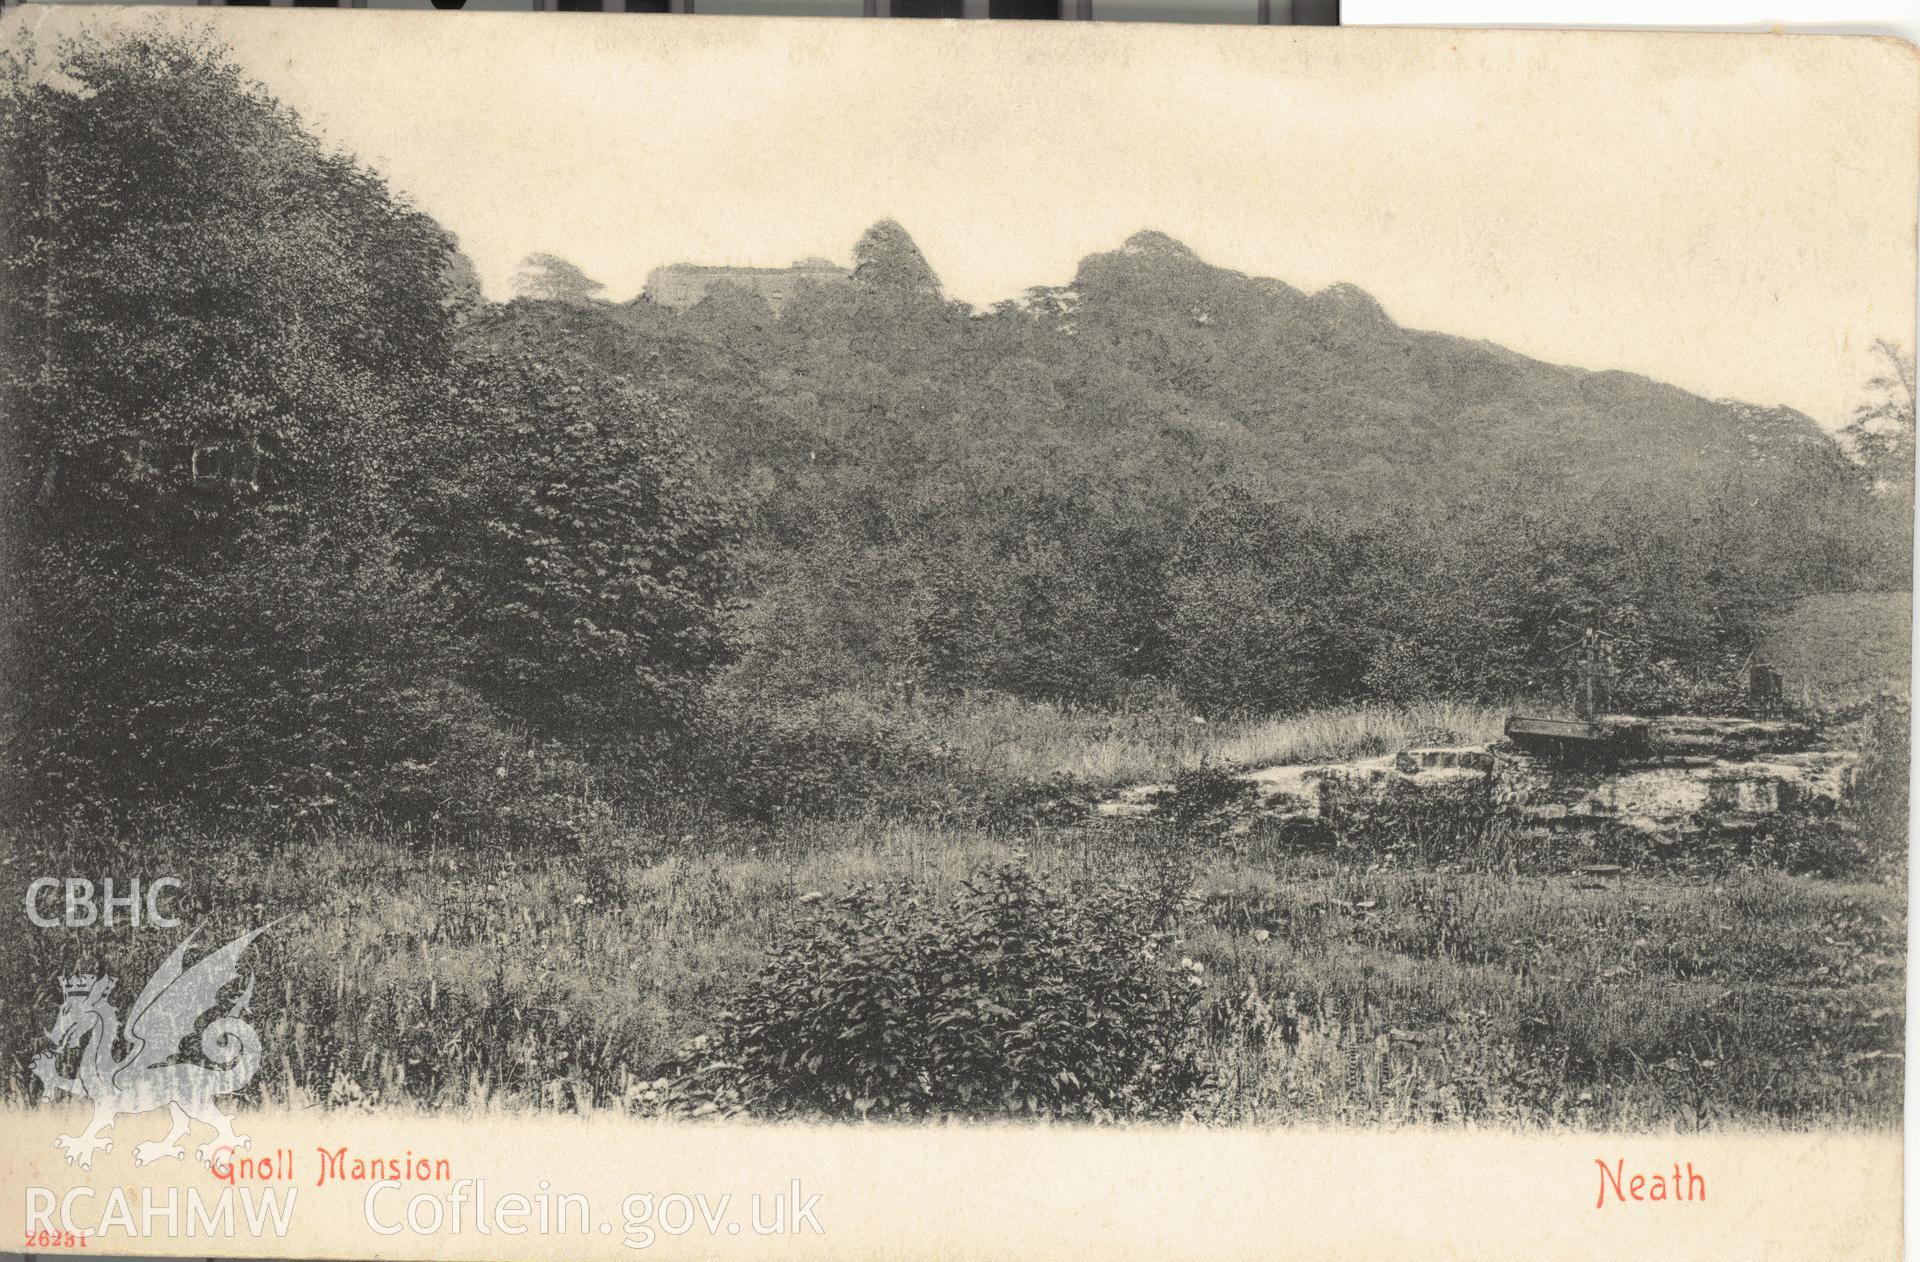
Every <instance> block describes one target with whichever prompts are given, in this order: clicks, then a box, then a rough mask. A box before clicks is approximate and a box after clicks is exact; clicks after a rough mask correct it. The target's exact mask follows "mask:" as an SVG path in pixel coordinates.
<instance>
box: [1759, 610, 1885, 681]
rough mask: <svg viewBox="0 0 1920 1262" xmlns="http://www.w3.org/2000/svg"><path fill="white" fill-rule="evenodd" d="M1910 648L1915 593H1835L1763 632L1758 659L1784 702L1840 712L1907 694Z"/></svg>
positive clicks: (1789, 615)
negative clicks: (1767, 665) (1772, 671)
mask: <svg viewBox="0 0 1920 1262" xmlns="http://www.w3.org/2000/svg"><path fill="white" fill-rule="evenodd" d="M1912 644H1913V593H1911V592H1838V593H1833V594H1830V595H1824V596H1809V597H1807V598H1806V599H1804V600H1802V601H1800V602H1798V603H1797V604H1795V605H1794V607H1793V608H1792V609H1791V610H1789V611H1788V612H1787V613H1786V614H1785V615H1784V616H1783V617H1781V618H1780V620H1779V621H1778V622H1776V623H1775V624H1774V625H1773V626H1772V627H1770V628H1769V629H1768V631H1767V634H1766V636H1765V638H1764V640H1763V642H1762V645H1761V653H1762V654H1763V655H1764V656H1765V657H1766V658H1767V660H1769V661H1771V662H1772V663H1773V664H1774V666H1775V667H1776V668H1777V669H1779V670H1780V672H1781V674H1782V675H1783V676H1784V677H1785V682H1786V687H1787V691H1788V694H1789V695H1790V696H1795V697H1798V696H1803V695H1811V696H1812V697H1813V698H1814V699H1816V700H1818V701H1822V702H1825V703H1827V704H1835V705H1844V704H1846V703H1849V702H1854V701H1860V700H1864V699H1866V698H1868V697H1871V696H1873V695H1874V694H1875V693H1878V692H1895V693H1905V692H1907V690H1908V689H1909V688H1910V687H1911V680H1912V676H1913V659H1912Z"/></svg>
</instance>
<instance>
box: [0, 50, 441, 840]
mask: <svg viewBox="0 0 1920 1262" xmlns="http://www.w3.org/2000/svg"><path fill="white" fill-rule="evenodd" d="M36 56H37V54H36V53H35V52H33V51H32V50H31V49H30V50H29V51H26V52H22V53H17V54H13V55H10V56H9V58H8V59H7V60H6V62H5V64H4V66H3V67H0V147H4V149H5V151H6V152H7V154H8V155H9V159H8V162H7V164H6V165H5V167H4V170H3V171H0V233H4V249H3V250H0V267H3V268H4V271H3V272H0V339H4V346H3V348H0V391H3V392H4V411H5V444H6V447H5V476H6V478H7V481H8V485H7V486H6V488H5V491H4V493H0V498H3V499H4V500H5V501H6V504H7V511H8V514H9V515H8V519H7V527H8V529H7V534H8V546H9V554H8V561H9V572H10V573H11V574H12V575H14V576H16V577H17V579H18V582H17V583H16V585H15V586H14V589H13V591H12V593H11V598H10V601H9V605H8V608H7V629H8V633H9V635H10V637H11V639H12V641H13V648H14V649H15V651H14V652H11V653H9V654H7V658H8V664H9V665H10V666H11V667H12V668H13V673H12V677H11V678H10V679H9V681H8V684H9V686H8V688H7V695H8V698H9V701H10V702H11V705H10V707H9V709H10V713H9V714H8V716H7V728H8V736H9V747H10V750H11V752H12V754H13V756H14V757H15V759H17V760H18V762H19V763H20V764H22V765H23V766H24V769H25V770H26V771H28V772H29V773H30V774H29V776H28V777H27V778H26V779H24V780H23V781H22V782H21V783H23V784H24V785H26V786H27V792H28V795H29V797H30V798H32V799H33V800H34V801H36V802H39V803H41V804H42V805H43V806H44V805H47V804H50V803H57V802H61V801H68V802H70V801H72V800H74V799H75V798H82V797H97V798H105V799H116V800H126V801H139V800H142V799H147V798H155V797H159V798H174V799H178V798H181V797H185V798H189V799H193V800H198V801H202V802H221V801H228V800H232V799H234V798H238V797H243V796H245V795H247V794H253V793H260V792H264V791H268V790H269V789H270V788H271V786H270V785H269V784H268V783H267V782H268V781H269V780H273V781H276V782H279V783H282V784H284V783H285V782H287V781H288V780H290V779H299V780H302V781H303V783H304V787H302V788H300V789H299V790H298V793H297V794H296V797H297V798H298V799H299V800H300V801H314V802H321V801H326V800H328V799H331V798H333V797H334V796H335V795H336V792H337V788H336V787H335V786H337V785H338V784H341V783H345V782H346V781H349V780H351V779H352V778H354V777H355V776H356V775H358V774H359V772H360V771H361V770H362V769H364V768H367V767H369V766H373V765H377V764H379V763H381V762H382V761H384V760H388V759H392V758H398V757H405V756H408V755H420V756H426V755H428V753H429V750H428V746H427V738H426V734H425V732H424V731H423V730H418V729H409V730H403V727H404V724H402V721H401V720H399V719H397V718H393V717H392V716H391V714H390V712H389V710H388V709H387V708H386V707H384V706H382V705H381V704H380V700H379V699H380V698H381V697H383V696H385V697H391V696H392V695H393V694H394V693H395V692H397V691H399V690H403V689H405V688H406V687H407V686H408V676H409V675H410V674H411V673H412V672H413V671H416V670H418V669H420V668H421V667H422V666H423V665H426V666H430V660H428V659H427V658H423V657H422V656H418V655H416V654H417V653H420V652H424V650H423V649H422V642H421V638H420V635H419V631H420V628H421V627H422V626H423V625H425V624H427V623H430V622H431V619H432V616H433V613H432V608H433V600H434V598H433V597H432V595H431V593H430V592H427V591H425V590H423V589H422V588H421V586H420V585H419V584H416V583H414V582H412V581H411V580H409V579H407V578H405V577H404V576H403V575H401V574H400V573H399V572H398V569H397V565H396V561H395V557H396V548H397V542H396V540H397V534H398V528H399V525H400V523H401V521H402V519H403V517H404V512H405V507H406V502H407V489H406V481H407V467H406V462H405V460H404V459H403V458H401V457H402V454H403V453H404V452H405V450H406V446H407V442H408V435H409V431H410V428H411V425H410V421H409V419H408V418H409V417H410V416H412V415H413V414H415V413H416V412H417V411H418V410H419V403H420V400H421V399H422V397H423V393H422V392H423V389H426V388H430V383H432V382H434V381H436V380H438V379H439V377H440V376H441V375H442V372H443V366H444V364H445V363H446V360H447V355H448V351H449V348H450V345H451V343H450V331H451V330H450V321H449V315H448V309H447V297H448V295H447V290H446V288H445V285H444V278H445V277H446V276H447V274H448V269H449V260H450V257H451V255H452V246H451V242H450V240H449V239H448V237H447V235H446V233H445V232H443V231H442V230H441V229H440V228H439V227H438V226H437V225H436V224H434V223H433V222H432V221H431V220H430V219H428V218H426V217H425V216H424V215H421V214H420V213H418V212H417V211H415V210H413V209H412V208H410V207H408V206H407V205H405V204H404V203H402V202H400V201H398V200H397V199H395V198H394V197H393V196H392V195H391V194H390V193H389V192H388V190H387V189H386V187H385V185H384V184H383V183H382V181H381V180H380V179H379V177H378V176H376V175H374V174H373V173H372V172H370V171H368V170H366V169H365V168H363V167H361V166H359V165H357V164H356V163H354V162H353V161H351V160H350V159H348V158H345V157H343V156H341V155H338V154H335V153H331V152H329V151H327V150H326V149H324V148H323V147H322V146H321V145H320V143H319V142H318V141H316V140H315V139H314V138H313V137H312V136H310V135H308V134H307V133H306V132H304V131H303V130H302V129H301V128H300V126H299V124H298V121H297V120H296V119H295V117H294V115H293V114H292V113H291V112H290V111H288V110H287V109H285V108H284V107H283V106H281V105H280V104H278V103H277V102H276V101H275V100H273V98H272V97H270V96H269V95H268V94H267V93H266V92H265V90H264V89H262V88H261V87H260V86H259V85H258V84H255V83H252V82H250V81H248V80H246V79H245V78H244V76H243V75H242V73H241V72H240V70H239V69H238V68H237V67H235V66H234V65H233V64H232V63H231V62H230V61H229V60H228V59H227V58H226V55H225V53H224V51H223V50H222V49H221V48H220V47H219V46H217V45H216V44H214V43H213V42H211V41H210V40H209V39H207V38H206V37H203V36H199V35H193V34H175V33H168V32H165V31H161V30H155V29H146V28H136V29H133V30H124V31H117V32H113V33H107V34H94V33H87V34H81V35H77V36H73V37H70V38H68V39H66V40H64V41H63V42H62V43H61V44H60V45H59V47H58V48H57V49H56V50H55V51H54V53H53V55H52V57H51V59H50V61H48V62H46V63H37V62H36V60H35V58H36ZM428 657H430V655H428ZM305 685H311V686H310V687H308V686H305Z"/></svg>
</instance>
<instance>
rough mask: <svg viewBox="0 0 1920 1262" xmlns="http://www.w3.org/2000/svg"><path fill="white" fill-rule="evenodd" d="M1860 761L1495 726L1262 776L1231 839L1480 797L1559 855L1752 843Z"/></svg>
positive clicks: (1733, 727) (1752, 723)
mask: <svg viewBox="0 0 1920 1262" xmlns="http://www.w3.org/2000/svg"><path fill="white" fill-rule="evenodd" d="M1858 761H1859V757H1858V755H1857V754H1854V753H1852V752H1849V751H1843V750H1835V749H1830V748H1827V747H1826V745H1825V743H1824V742H1823V740H1822V738H1821V735H1820V733H1819V732H1818V731H1817V730H1816V729H1815V728H1814V727H1812V726H1811V725H1809V724H1805V723H1798V722H1792V721H1788V720H1785V719H1770V718H1761V719H1753V718H1712V717H1703V716H1697V715H1679V716H1670V717H1658V718H1642V717H1637V716H1631V715H1599V716H1596V717H1593V718H1586V719H1573V720H1567V719H1532V718H1525V717H1521V716H1515V717H1513V718H1510V719H1509V720H1508V721H1507V725H1506V737H1505V739H1503V740H1500V741H1496V742H1494V743H1492V744H1490V745H1470V746H1444V747H1443V746H1430V747H1420V748H1413V749H1405V750H1401V751H1400V752H1398V753H1395V754H1389V755H1384V756H1381V757H1376V758H1366V759H1359V760H1355V761H1351V762H1340V763H1322V764H1318V765H1302V766H1281V767H1267V768H1263V769H1260V770H1256V771H1250V772H1248V773H1246V774H1245V776H1244V777H1243V778H1244V779H1245V780H1246V781H1248V782H1249V783H1250V784H1251V785H1252V786H1253V791H1254V794H1255V795H1256V796H1255V797H1254V798H1253V800H1252V803H1251V805H1252V806H1253V809H1252V811H1250V812H1249V813H1248V814H1247V815H1246V816H1245V817H1244V818H1243V819H1242V820H1240V821H1237V823H1236V827H1238V828H1246V827H1250V826H1251V825H1252V822H1253V821H1254V820H1260V821H1263V822H1264V823H1265V824H1266V825H1267V826H1269V827H1272V828H1275V829H1277V830H1278V831H1279V832H1280V833H1282V834H1283V835H1284V834H1288V833H1294V834H1297V835H1298V836H1299V838H1300V840H1301V841H1302V842H1306V843H1311V841H1312V840H1313V838H1314V836H1315V834H1321V835H1322V837H1323V839H1324V840H1326V841H1328V842H1330V841H1331V838H1330V837H1326V836H1324V835H1325V834H1327V833H1328V832H1329V831H1330V830H1329V828H1328V817H1329V815H1330V814H1331V812H1332V811H1333V810H1334V809H1336V808H1348V807H1351V805H1352V804H1353V803H1354V802H1355V801H1356V800H1359V801H1362V802H1365V801H1367V800H1372V801H1377V802H1385V801H1387V800H1389V799H1390V798H1393V797H1395V796H1396V795H1412V796H1414V797H1416V798H1424V797H1427V796H1428V795H1431V796H1432V798H1433V799H1434V800H1435V801H1436V802H1437V801H1439V800H1440V799H1441V798H1442V797H1443V796H1446V795H1460V794H1462V793H1471V792H1474V791H1476V790H1477V791H1484V792H1485V793H1487V794H1488V795H1489V797H1488V799H1487V800H1488V801H1489V802H1490V803H1491V807H1492V810H1493V811H1494V813H1495V814H1496V815H1497V816H1499V817H1500V818H1503V819H1504V820H1506V821H1507V822H1508V823H1510V824H1512V825H1516V826H1518V827H1519V828H1520V829H1522V830H1523V831H1525V832H1529V833H1533V834H1535V835H1546V836H1549V837H1554V838H1561V839H1564V840H1565V842H1566V843H1567V850H1568V853H1569V856H1570V857H1572V856H1574V855H1577V854H1579V853H1580V852H1581V851H1582V850H1584V849H1587V848H1588V847H1590V846H1591V844H1592V843H1593V842H1594V841H1595V840H1596V839H1598V838H1599V837H1600V836H1601V835H1602V834H1605V833H1618V832H1620V831H1625V832H1628V833H1637V834H1640V835H1642V836H1644V837H1645V838H1647V839H1648V840H1650V841H1652V842H1654V843H1655V844H1657V845H1659V846H1662V847H1669V846H1670V847H1674V848H1676V849H1684V847H1685V845H1686V843H1687V842H1688V841H1689V840H1691V839H1695V838H1699V837H1703V836H1706V835H1709V834H1712V835H1717V836H1728V835H1738V834H1741V833H1752V832H1755V831H1757V830H1759V829H1760V828H1762V827H1763V826H1765V825H1766V824H1768V823H1769V822H1770V821H1773V820H1775V819H1777V818H1778V817H1781V816H1783V815H1794V814H1806V815H1821V814H1826V813H1830V812H1832V811H1833V810H1835V809H1837V808H1838V807H1839V805H1840V803H1841V798H1842V796H1843V795H1844V794H1845V792H1846V791H1847V788H1848V786H1849V783H1850V780H1851V777H1852V774H1853V771H1854V768H1855V766H1856V765H1857V764H1858ZM1165 792H1166V790H1165V789H1164V788H1163V787H1161V786H1153V785H1144V786H1138V787H1135V788H1133V789H1129V790H1126V791H1125V792H1123V793H1121V794H1120V795H1118V796H1117V797H1115V798H1113V799H1111V800H1109V801H1107V802H1105V803H1102V804H1101V805H1100V806H1099V808H1098V811H1099V813H1100V814H1101V815H1104V816H1107V817H1118V818H1124V817H1127V816H1137V815H1145V814H1149V813H1151V812H1152V811H1153V810H1154V809H1155V807H1156V804H1157V801H1158V800H1160V799H1161V797H1162V795H1164V794H1165Z"/></svg>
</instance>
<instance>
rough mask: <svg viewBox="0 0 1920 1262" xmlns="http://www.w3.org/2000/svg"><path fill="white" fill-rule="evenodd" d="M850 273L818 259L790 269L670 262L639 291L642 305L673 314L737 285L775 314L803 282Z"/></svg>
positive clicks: (829, 279) (827, 281) (836, 279)
mask: <svg viewBox="0 0 1920 1262" xmlns="http://www.w3.org/2000/svg"><path fill="white" fill-rule="evenodd" d="M852 275H853V273H852V271H851V270H849V269H847V268H844V267H840V266H838V265H837V264H834V263H829V262H828V261H827V260H825V259H821V258H807V259H801V260H800V261H799V262H798V263H795V264H794V265H793V266H792V267H710V266H705V265H702V264H699V263H670V264H668V265H667V266H665V267H656V268H654V269H653V270H652V271H651V272H648V273H647V284H646V287H645V288H644V289H642V290H641V291H640V297H641V300H642V301H644V302H655V303H659V304H660V305H661V306H663V307H671V308H673V309H674V310H675V311H685V310H686V309H687V308H688V307H691V306H693V305H694V304H695V303H697V302H699V301H700V300H701V299H702V298H705V297H706V296H707V294H708V293H710V292H711V291H712V290H713V289H714V288H715V287H716V286H719V285H736V286H738V287H739V288H741V289H744V290H746V291H747V292H749V293H755V294H759V295H760V296H761V297H762V298H765V299H766V300H767V304H768V305H769V306H771V307H772V308H773V309H774V311H775V312H778V311H779V310H780V308H781V307H782V306H783V305H784V304H785V303H786V301H787V300H788V299H789V298H791V297H793V295H794V293H795V292H796V291H797V290H798V289H799V288H800V286H801V284H802V283H805V282H809V281H811V282H819V283H825V284H838V283H840V282H842V281H844V280H846V279H847V278H848V277H850V276H852Z"/></svg>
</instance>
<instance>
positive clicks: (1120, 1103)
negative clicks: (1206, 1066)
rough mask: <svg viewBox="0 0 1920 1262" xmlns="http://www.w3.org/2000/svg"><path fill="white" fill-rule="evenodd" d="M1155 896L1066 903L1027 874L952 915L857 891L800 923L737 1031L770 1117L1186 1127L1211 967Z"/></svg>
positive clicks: (739, 1017)
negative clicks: (1197, 958) (1162, 921)
mask: <svg viewBox="0 0 1920 1262" xmlns="http://www.w3.org/2000/svg"><path fill="white" fill-rule="evenodd" d="M1149 897H1150V896H1148V895H1145V894H1142V893H1140V892H1138V891H1135V890H1132V889H1128V888H1121V889H1115V890H1111V891H1104V892H1101V893H1096V894H1090V895H1084V896H1072V897H1062V896H1060V895H1057V894H1054V893H1052V892H1050V891H1048V890H1047V889H1046V888H1044V887H1043V886H1042V885H1041V884H1040V883H1039V882H1038V881H1037V880H1035V878H1034V877H1033V875H1032V874H1031V873H1030V872H1028V871H1027V869H1026V868H1025V867H1024V866H1023V865H1021V864H1019V863H1012V864H1007V865H1003V866H1001V867H999V868H997V869H995V870H993V871H992V872H990V873H988V874H985V875H982V876H979V877H975V878H974V879H972V880H970V881H967V882H964V883H963V884H962V885H961V887H960V890H959V892H958V893H957V895H956V896H955V897H954V898H953V900H952V901H951V902H950V903H946V904H940V903H937V902H936V901H935V900H934V899H933V898H932V897H931V896H930V895H929V894H928V893H927V892H926V891H924V890H923V889H921V888H919V887H916V886H914V885H912V884H910V883H903V884H901V885H899V886H897V887H895V888H893V889H891V890H888V891H886V892H884V893H880V892H876V891H875V890H873V889H872V888H870V887H859V888H856V889H854V890H853V891H851V892H850V893H848V894H847V895H846V896H844V897H842V898H841V899H839V900H838V901H837V902H835V903H833V904H831V905H829V906H828V907H826V908H825V909H824V910H822V911H820V912H817V913H816V914H815V915H813V916H812V917H811V918H809V920H808V921H807V922H806V923H804V924H802V925H800V926H797V927H796V928H795V929H794V930H793V931H792V932H791V933H790V934H789V935H788V936H787V937H786V938H785V939H784V940H782V941H779V942H777V943H776V944H775V946H774V948H773V958H772V959H771V961H770V962H769V963H768V965H767V966H766V968H765V969H764V970H763V971H762V972H761V974H760V975H759V976H758V977H756V978H755V979H754V980H753V981H752V982H751V983H750V984H749V985H748V986H747V988H746V989H745V991H744V993H743V994H742V995H741V996H740V999H739V1001H738V1003H737V1005H736V1007H735V1010H734V1011H733V1012H732V1013H731V1014H729V1016H728V1017H727V1019H726V1021H725V1023H724V1032H723V1043H724V1045H725V1051H726V1053H727V1054H728V1056H729V1058H730V1059H731V1060H732V1061H734V1062H736V1063H737V1064H738V1065H739V1066H740V1069H739V1074H740V1084H741V1089H742V1095H743V1097H744V1099H745V1101H746V1102H747V1105H748V1107H749V1108H750V1109H751V1110H752V1111H755V1112H759V1113H764V1114H772V1115H789V1114H799V1115H815V1116H818V1115H825V1116H829V1117H869V1116H881V1117H894V1118H924V1117H942V1116H963V1117H988V1116H1029V1117H1050V1118H1074V1119H1084V1120H1095V1121H1107V1120H1115V1119H1119V1118H1128V1117H1132V1118H1155V1117H1167V1116H1176V1115H1178V1114H1179V1112H1180V1111H1181V1108H1182V1106H1183V1104H1184V1102H1185V1100H1186V1099H1187V1098H1188V1096H1189V1095H1190V1094H1191V1092H1192V1090H1193V1089H1194V1087H1196V1086H1197V1085H1198V1084H1199V1081H1200V1077H1201V1074H1200V1070H1199V1067H1198V1064H1197V1061H1196V1052H1197V1039H1196V1030H1197V1024H1196V1013H1197V1007H1198V1004H1199V1000H1200V995H1201V986H1200V982H1199V978H1198V973H1197V966H1191V965H1188V964H1186V963H1185V962H1182V963H1180V964H1171V963H1169V962H1168V961H1167V960H1166V958H1165V950H1164V941H1163V938H1164V935H1158V934H1151V933H1149V932H1147V931H1146V930H1145V929H1143V928H1142V926H1144V925H1146V924H1147V923H1149V921H1150V917H1148V916H1146V915H1144V914H1143V913H1144V909H1145V905H1146V902H1147V901H1148V899H1149Z"/></svg>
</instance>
